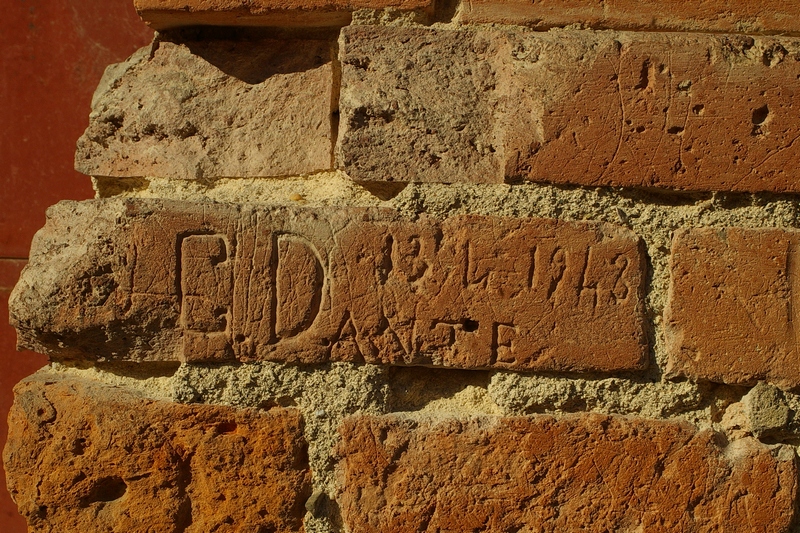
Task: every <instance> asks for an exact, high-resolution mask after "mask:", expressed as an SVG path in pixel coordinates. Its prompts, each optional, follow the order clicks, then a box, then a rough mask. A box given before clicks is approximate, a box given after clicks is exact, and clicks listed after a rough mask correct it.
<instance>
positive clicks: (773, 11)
mask: <svg viewBox="0 0 800 533" xmlns="http://www.w3.org/2000/svg"><path fill="white" fill-rule="evenodd" d="M460 20H461V22H467V23H493V22H494V23H496V22H499V23H503V24H519V25H525V26H531V27H534V28H536V29H547V28H552V27H558V26H569V25H571V24H580V25H582V26H584V27H590V28H602V29H618V30H667V31H699V32H724V33H732V32H744V33H780V34H797V33H800V22H798V20H800V6H798V5H797V4H795V3H793V2H786V1H785V0H765V1H763V2H749V1H748V0H732V1H731V0H728V1H725V2H721V1H716V2H705V1H699V2H698V1H693V2H682V1H679V0H667V1H665V0H645V1H643V0H614V2H586V0H538V1H536V2H531V1H529V0H471V1H469V2H465V3H464V7H463V8H462V11H461V17H460Z"/></svg>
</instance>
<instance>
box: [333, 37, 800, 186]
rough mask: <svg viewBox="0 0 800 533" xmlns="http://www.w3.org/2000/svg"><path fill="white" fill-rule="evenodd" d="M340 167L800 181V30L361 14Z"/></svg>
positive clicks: (595, 182) (675, 180)
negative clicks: (416, 22)
mask: <svg viewBox="0 0 800 533" xmlns="http://www.w3.org/2000/svg"><path fill="white" fill-rule="evenodd" d="M340 56H341V62H342V90H341V98H340V111H341V131H340V135H339V144H338V148H337V158H338V159H337V164H338V165H339V166H340V167H341V168H343V169H344V170H346V171H347V172H348V174H350V175H351V176H352V177H353V178H354V179H356V180H360V181H399V182H404V181H405V182H407V181H423V182H425V181H427V182H445V183H449V182H461V181H469V182H480V183H491V182H495V183H497V182H502V181H503V180H506V181H517V180H532V181H545V182H552V183H561V184H579V185H589V186H601V185H604V186H626V187H669V188H676V189H686V190H730V191H750V192H752V191H775V192H786V191H795V192H796V191H800V182H798V180H797V179H796V177H795V176H794V175H793V174H792V171H791V169H793V168H795V167H797V166H798V164H800V143H798V142H797V141H798V134H797V128H798V122H797V119H796V113H795V112H794V103H793V98H794V95H795V93H796V91H797V89H798V87H800V79H799V78H800V42H798V41H796V40H792V39H787V38H776V37H745V36H736V35H733V36H731V35H707V34H704V35H691V34H679V33H638V34H637V33H629V32H576V31H551V32H548V33H538V32H527V33H526V32H521V31H517V32H514V33H511V32H506V31H488V30H487V31H484V30H461V31H453V30H445V29H427V28H394V27H391V28H390V27H368V26H361V27H359V26H351V27H347V28H345V29H344V30H343V31H342V36H341V38H340Z"/></svg>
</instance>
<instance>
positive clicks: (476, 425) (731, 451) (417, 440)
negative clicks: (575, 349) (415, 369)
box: [338, 414, 797, 533]
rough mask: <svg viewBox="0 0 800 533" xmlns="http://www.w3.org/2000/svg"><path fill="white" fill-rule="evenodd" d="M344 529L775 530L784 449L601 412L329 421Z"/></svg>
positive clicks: (786, 491) (786, 512)
mask: <svg viewBox="0 0 800 533" xmlns="http://www.w3.org/2000/svg"><path fill="white" fill-rule="evenodd" d="M340 433H341V435H342V442H341V444H340V446H339V449H338V453H339V455H340V457H341V460H340V463H339V471H338V472H339V484H340V487H341V489H340V490H341V494H340V496H339V501H340V502H341V506H342V516H343V519H344V522H345V524H347V526H348V527H349V530H350V531H354V532H356V531H357V532H367V531H375V532H378V531H393V532H397V533H403V532H412V531H529V530H530V531H543V532H560V531H598V532H599V531H637V530H643V531H663V532H672V531H687V532H688V531H697V532H700V531H717V532H723V531H764V532H767V531H769V532H779V531H780V532H786V531H789V527H790V525H791V524H792V522H793V518H794V514H795V510H794V497H795V494H796V492H797V479H796V475H797V468H796V466H795V462H794V453H793V452H791V451H789V450H788V449H786V450H783V451H784V452H788V453H778V454H777V455H778V456H779V457H780V458H776V457H775V456H774V455H773V454H772V453H770V450H769V448H768V447H766V446H764V445H763V444H761V443H759V442H758V441H756V440H754V439H745V440H740V441H737V442H735V443H732V444H729V445H728V446H727V447H725V446H724V445H722V444H721V438H722V437H721V435H718V434H715V433H714V432H713V431H711V430H704V431H697V430H696V429H695V428H694V427H692V426H690V425H688V424H682V423H676V422H665V421H651V420H644V419H631V418H623V417H609V416H604V415H595V414H588V415H580V416H569V417H566V418H563V419H554V418H552V417H547V416H541V417H534V418H484V419H470V420H453V419H450V420H441V419H436V420H424V419H423V420H421V421H412V420H408V419H403V418H401V417H397V416H386V417H354V418H351V419H348V420H346V421H345V423H344V424H343V426H342V427H341V429H340Z"/></svg>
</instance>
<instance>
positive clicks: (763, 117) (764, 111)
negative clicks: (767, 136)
mask: <svg viewBox="0 0 800 533" xmlns="http://www.w3.org/2000/svg"><path fill="white" fill-rule="evenodd" d="M767 118H769V106H767V105H764V106H763V107H759V108H758V109H754V110H753V124H754V125H756V126H760V125H762V124H764V122H766V121H767Z"/></svg>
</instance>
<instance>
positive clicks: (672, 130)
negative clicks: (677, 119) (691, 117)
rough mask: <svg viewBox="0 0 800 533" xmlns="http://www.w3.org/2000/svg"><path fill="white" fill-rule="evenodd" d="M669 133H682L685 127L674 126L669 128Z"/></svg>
mask: <svg viewBox="0 0 800 533" xmlns="http://www.w3.org/2000/svg"><path fill="white" fill-rule="evenodd" d="M667 133H670V134H672V135H678V134H680V133H683V128H681V127H680V126H672V127H671V128H670V129H668V130H667Z"/></svg>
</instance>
